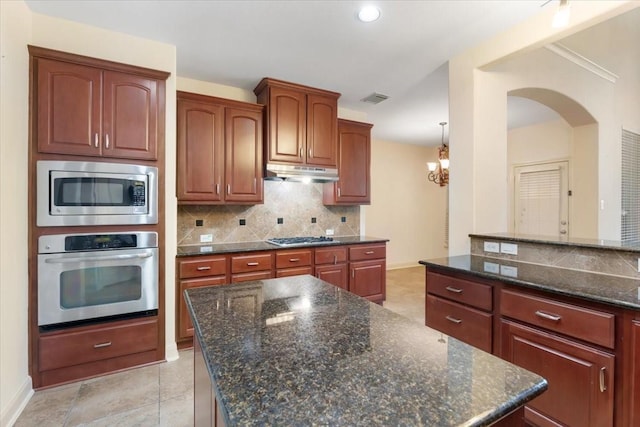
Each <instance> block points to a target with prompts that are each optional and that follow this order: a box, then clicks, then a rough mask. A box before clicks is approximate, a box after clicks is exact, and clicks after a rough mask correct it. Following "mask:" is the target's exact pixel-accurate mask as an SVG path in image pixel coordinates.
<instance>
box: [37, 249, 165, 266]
mask: <svg viewBox="0 0 640 427" xmlns="http://www.w3.org/2000/svg"><path fill="white" fill-rule="evenodd" d="M151 256H153V254H152V253H151V252H145V253H142V254H128V255H107V256H95V257H82V258H80V257H74V258H49V259H45V260H44V262H46V263H47V264H66V263H69V262H87V261H118V260H123V259H136V258H138V259H141V258H149V257H151Z"/></svg>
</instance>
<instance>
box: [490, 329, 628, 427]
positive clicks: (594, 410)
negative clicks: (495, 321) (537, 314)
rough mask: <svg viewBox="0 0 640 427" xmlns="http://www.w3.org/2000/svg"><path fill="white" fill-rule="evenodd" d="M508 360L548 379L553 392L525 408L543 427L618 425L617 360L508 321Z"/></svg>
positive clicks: (505, 347) (529, 417) (505, 341)
mask: <svg viewBox="0 0 640 427" xmlns="http://www.w3.org/2000/svg"><path fill="white" fill-rule="evenodd" d="M501 324H502V336H503V351H502V355H503V357H504V358H505V359H506V360H508V361H509V362H512V363H514V364H516V365H518V366H521V367H523V368H525V369H528V370H530V371H532V372H535V373H537V374H538V375H541V376H543V377H544V378H546V379H547V381H548V382H549V388H548V390H547V391H546V392H545V393H543V394H542V395H541V396H540V397H538V398H536V399H535V400H533V401H531V402H529V403H528V404H527V406H526V407H525V418H526V420H527V422H530V423H532V424H533V425H537V426H563V425H567V426H576V427H577V426H584V427H588V426H594V427H595V426H611V425H613V404H614V397H613V391H614V384H613V379H614V374H615V372H614V369H615V368H614V367H615V356H614V355H613V354H611V353H608V352H604V351H601V350H598V349H596V348H593V347H590V346H586V345H583V344H580V343H578V342H575V341H572V340H569V339H566V338H562V337H560V336H556V335H554V334H551V333H548V332H545V331H541V330H538V329H534V328H530V327H527V326H524V325H520V324H517V323H514V322H511V321H508V320H502V321H501Z"/></svg>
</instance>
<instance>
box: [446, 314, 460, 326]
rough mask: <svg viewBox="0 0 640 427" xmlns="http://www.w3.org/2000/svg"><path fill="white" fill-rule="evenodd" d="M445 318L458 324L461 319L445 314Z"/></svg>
mask: <svg viewBox="0 0 640 427" xmlns="http://www.w3.org/2000/svg"><path fill="white" fill-rule="evenodd" d="M445 319H447V320H448V321H449V322H453V323H455V324H458V325H459V324H460V323H462V319H456V318H455V317H451V316H447V317H445Z"/></svg>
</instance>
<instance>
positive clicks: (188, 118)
mask: <svg viewBox="0 0 640 427" xmlns="http://www.w3.org/2000/svg"><path fill="white" fill-rule="evenodd" d="M223 114H224V108H223V107H221V106H220V105H215V104H207V103H203V102H196V101H188V100H182V99H179V100H178V147H177V149H178V152H177V155H178V177H177V178H178V189H177V190H178V191H177V197H178V201H199V202H219V201H221V200H222V191H223V189H222V186H223V185H224V183H223V168H224V140H223V131H222V126H223V123H224V122H223Z"/></svg>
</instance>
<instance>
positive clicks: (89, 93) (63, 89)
mask: <svg viewBox="0 0 640 427" xmlns="http://www.w3.org/2000/svg"><path fill="white" fill-rule="evenodd" d="M31 51H32V54H33V56H34V67H35V69H36V78H37V80H36V82H37V83H36V84H35V85H34V90H35V105H36V106H37V128H36V132H37V135H36V141H37V147H38V151H39V152H41V153H55V154H68V155H77V156H98V157H113V158H122V159H141V160H156V159H157V158H158V138H159V136H158V135H159V134H160V133H163V132H164V102H165V93H164V91H165V81H164V79H166V76H168V74H166V73H158V72H156V73H154V75H153V76H150V75H145V74H144V72H141V73H138V72H134V71H132V72H127V71H115V70H108V69H102V68H98V67H95V66H91V65H85V64H83V63H82V59H81V57H76V58H75V62H69V59H70V57H71V56H70V55H68V54H65V55H61V56H62V57H63V59H51V58H44V57H40V56H38V55H42V54H46V55H52V53H51V51H48V50H44V49H40V48H32V49H31ZM45 52H46V53H45ZM53 56H55V54H54V55H53ZM120 68H125V67H124V66H121V67H120ZM130 68H131V69H134V68H135V67H130Z"/></svg>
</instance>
